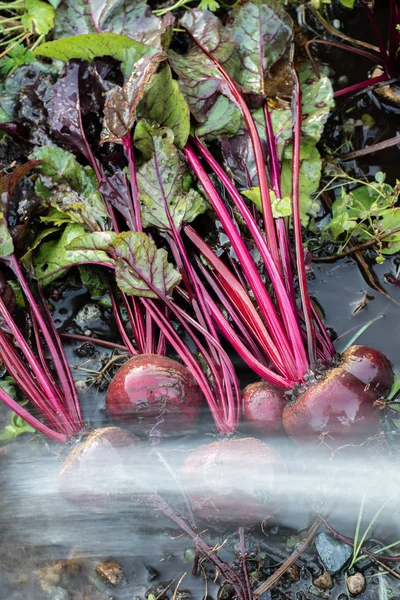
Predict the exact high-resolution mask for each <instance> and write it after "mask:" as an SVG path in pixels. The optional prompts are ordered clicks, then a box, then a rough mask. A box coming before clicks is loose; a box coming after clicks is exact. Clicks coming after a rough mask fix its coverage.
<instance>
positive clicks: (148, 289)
mask: <svg viewBox="0 0 400 600" xmlns="http://www.w3.org/2000/svg"><path fill="white" fill-rule="evenodd" d="M69 249H71V250H73V251H82V252H91V251H96V252H97V251H98V250H102V251H107V252H108V253H109V254H110V255H111V256H112V257H113V259H116V262H115V276H116V280H117V284H118V286H119V288H120V289H121V290H122V291H123V292H124V293H125V294H128V295H130V296H142V297H145V298H158V297H159V296H161V297H163V298H165V297H166V296H168V295H169V294H170V293H171V292H172V290H173V288H174V287H175V286H176V285H177V284H178V283H179V282H180V279H181V277H180V275H179V273H178V271H176V269H175V268H174V267H173V266H172V265H171V264H170V263H169V262H168V254H167V252H166V251H165V250H163V249H158V248H157V246H156V245H155V243H154V242H153V240H151V239H150V238H149V237H148V236H147V235H146V234H145V233H141V232H140V233H139V232H125V233H120V234H116V233H111V232H107V233H92V234H87V235H84V236H82V237H79V238H76V239H75V240H74V242H73V243H72V244H71V245H70V246H69Z"/></svg>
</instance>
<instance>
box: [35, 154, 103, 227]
mask: <svg viewBox="0 0 400 600" xmlns="http://www.w3.org/2000/svg"><path fill="white" fill-rule="evenodd" d="M32 156H33V157H35V158H37V159H39V160H41V161H42V163H41V164H40V165H39V166H38V171H39V172H40V173H41V174H42V176H41V178H40V179H38V181H37V183H36V186H35V191H36V194H37V195H38V196H39V197H41V198H43V199H44V200H45V201H46V203H47V204H48V205H50V206H52V207H53V208H55V209H56V210H57V212H58V213H63V214H64V215H66V216H67V217H68V219H69V221H72V222H74V223H79V224H81V225H84V226H85V227H86V228H87V229H90V230H91V231H102V230H104V229H107V228H108V227H109V218H108V214H107V210H106V207H105V205H104V202H103V199H102V197H101V194H100V192H99V191H98V190H97V186H98V182H97V178H96V176H95V174H94V171H93V170H92V169H91V168H90V167H82V166H81V165H80V164H79V163H78V162H77V161H76V159H75V157H74V155H73V154H71V153H70V152H66V151H65V150H61V148H55V147H50V146H44V147H42V148H39V149H37V150H35V151H34V152H33V154H32ZM52 222H54V218H53V219H52ZM61 222H62V220H61ZM57 224H60V219H58V222H57Z"/></svg>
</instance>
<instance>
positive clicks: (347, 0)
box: [339, 0, 356, 8]
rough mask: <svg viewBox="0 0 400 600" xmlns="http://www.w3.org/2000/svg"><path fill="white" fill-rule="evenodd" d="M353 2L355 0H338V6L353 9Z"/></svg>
mask: <svg viewBox="0 0 400 600" xmlns="http://www.w3.org/2000/svg"><path fill="white" fill-rule="evenodd" d="M355 1H356V0H339V2H340V4H341V5H342V6H345V7H346V8H353V7H354V3H355Z"/></svg>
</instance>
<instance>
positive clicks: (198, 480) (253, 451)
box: [182, 438, 285, 527]
mask: <svg viewBox="0 0 400 600" xmlns="http://www.w3.org/2000/svg"><path fill="white" fill-rule="evenodd" d="M284 470H285V466H284V463H283V461H282V459H281V457H280V455H279V454H278V452H276V450H274V449H273V448H271V447H269V446H267V445H266V444H264V443H263V442H261V441H260V440H257V439H255V438H240V439H235V440H223V441H219V442H214V443H211V444H206V445H205V446H200V448H197V449H196V450H194V451H193V452H192V453H191V454H189V456H188V457H187V458H186V459H185V461H184V463H183V465H182V478H183V484H184V486H185V489H186V491H187V493H188V495H189V496H190V498H191V500H192V503H193V509H194V512H195V513H196V515H197V516H198V517H199V518H201V519H204V520H205V521H208V522H210V523H215V524H218V523H221V524H231V525H234V526H235V527H240V526H247V525H254V524H255V523H257V522H260V521H262V520H263V519H264V518H266V517H268V516H269V515H271V514H272V513H274V512H275V511H276V510H277V509H278V500H277V497H278V496H277V494H278V492H277V490H278V489H279V479H278V477H279V474H280V473H281V472H282V471H284Z"/></svg>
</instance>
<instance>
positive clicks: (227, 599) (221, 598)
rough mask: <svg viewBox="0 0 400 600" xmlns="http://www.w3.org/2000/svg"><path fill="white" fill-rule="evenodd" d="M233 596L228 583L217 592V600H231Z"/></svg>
mask: <svg viewBox="0 0 400 600" xmlns="http://www.w3.org/2000/svg"><path fill="white" fill-rule="evenodd" d="M234 596H235V590H234V588H233V586H232V585H231V584H230V583H224V584H223V585H221V587H220V588H219V590H218V595H217V600H231V599H232V598H233V597H234Z"/></svg>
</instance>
